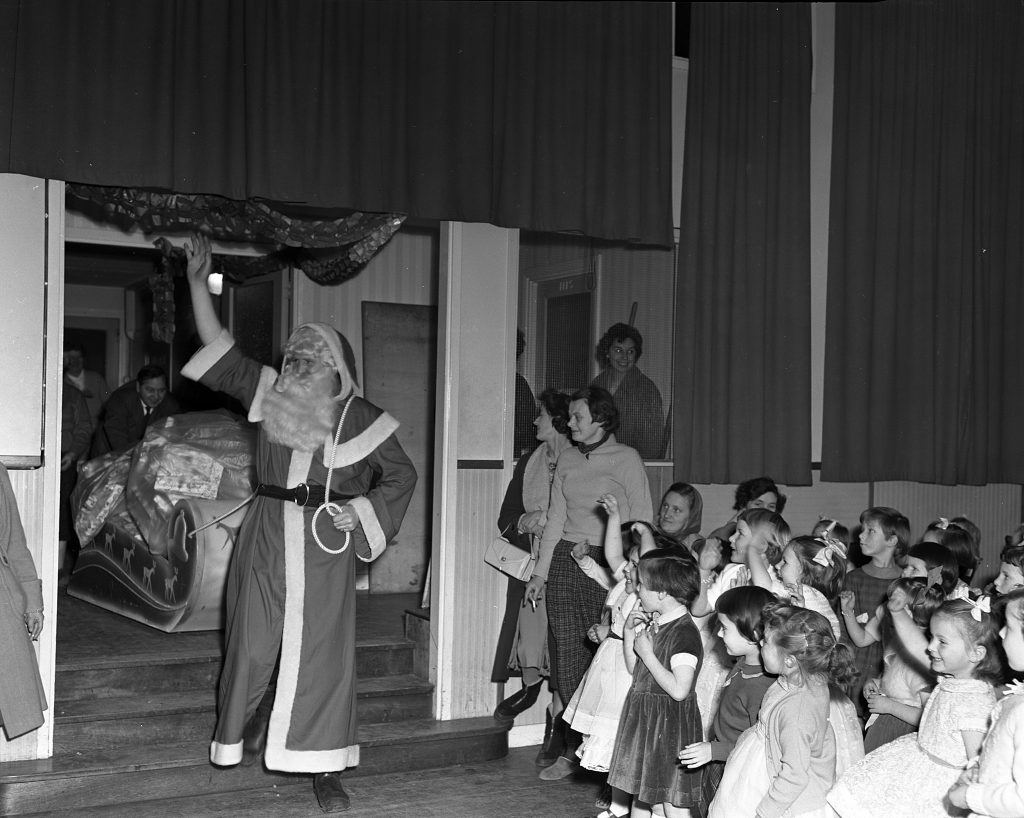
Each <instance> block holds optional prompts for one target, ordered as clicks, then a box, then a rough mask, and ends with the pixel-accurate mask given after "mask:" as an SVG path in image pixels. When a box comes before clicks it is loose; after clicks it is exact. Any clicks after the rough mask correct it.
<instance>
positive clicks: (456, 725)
mask: <svg viewBox="0 0 1024 818" xmlns="http://www.w3.org/2000/svg"><path fill="white" fill-rule="evenodd" d="M359 743H360V765H359V767H358V768H356V769H354V770H352V771H350V772H349V773H347V775H360V776H362V775H379V774H383V773H392V772H399V771H408V770H422V769H428V768H431V767H445V766H450V765H454V764H465V763H470V762H480V761H486V760H490V759H495V758H500V757H502V756H504V755H506V754H507V753H508V732H507V731H506V730H505V729H504V728H502V727H501V726H500V725H498V724H497V723H496V722H495V721H494V720H493V719H492V718H490V717H485V718H476V719H456V720H454V721H445V722H439V721H434V720H433V719H411V720H406V721H402V722H394V723H381V724H367V725H364V726H361V727H360V729H359ZM208 752H209V749H208V745H207V743H206V742H184V743H173V744H172V743H168V744H163V743H155V744H152V745H150V746H148V747H147V748H146V750H145V752H140V750H139V748H138V747H125V748H118V749H113V750H107V751H102V750H97V751H94V752H88V753H82V754H70V755H60V756H55V757H54V758H52V759H47V760H44V761H14V762H8V763H6V764H4V765H2V766H0V815H6V816H11V815H25V814H29V813H33V812H45V811H50V810H70V809H72V808H74V810H75V811H76V812H77V811H79V810H83V809H86V808H90V807H94V808H101V807H104V806H109V811H107V812H105V813H104V812H103V811H100V812H95V813H93V814H97V815H99V814H107V815H135V814H137V812H138V811H137V810H135V809H133V808H132V807H131V804H133V803H135V802H141V801H151V800H156V799H168V798H178V797H183V796H195V795H199V794H204V793H225V792H234V791H243V790H244V791H249V790H256V789H261V788H270V787H273V786H274V785H276V784H280V785H292V784H296V783H302V781H303V780H305V781H307V782H308V780H309V778H308V776H295V775H288V774H284V773H270V772H267V771H266V770H264V769H263V768H262V767H261V766H259V765H254V766H252V767H232V768H230V769H219V768H216V767H213V766H212V765H211V764H210V763H209V760H208ZM314 813H315V810H311V814H314Z"/></svg>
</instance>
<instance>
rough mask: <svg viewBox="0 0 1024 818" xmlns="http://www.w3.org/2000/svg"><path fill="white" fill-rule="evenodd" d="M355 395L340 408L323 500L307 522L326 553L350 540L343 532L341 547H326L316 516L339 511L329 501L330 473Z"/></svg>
mask: <svg viewBox="0 0 1024 818" xmlns="http://www.w3.org/2000/svg"><path fill="white" fill-rule="evenodd" d="M354 397H355V393H354V392H353V393H352V394H351V395H349V399H348V400H347V401H345V408H344V409H342V410H341V419H340V420H339V421H338V430H337V431H336V432H335V433H334V445H333V446H332V447H331V462H330V464H329V465H328V466H327V480H326V481H325V482H326V485H325V486H324V501H323V502H322V503H321V504H320V505H319V506H318V507H317V510H316V511H314V512H313V519H312V520H311V521H310V523H309V527H310V530H311V531H312V532H313V540H314V541H315V542H316V544H317V545H319V546H320V549H321V550H322V551H326V552H327V553H328V554H341V553H343V552H344V551H345V549H346V548H348V546H349V543H350V542H352V532H351V531H346V532H345V542H344V544H343V545H342V546H341V548H328V547H327V546H326V545H324V544H323V543H322V542H320V535H319V534H317V533H316V518H317V517H319V516H320V512H321V511H323V510H324V509H327V513H328V514H331V515H332V516H333V515H334V514H338V513H340V512H341V506H339V505H338V504H337V503H332V502H331V474H332V473H333V472H334V455H335V453H336V452H337V451H338V443H339V442H341V429H342V427H343V426H344V425H345V416H346V415H348V407H349V406H351V405H352V398H354Z"/></svg>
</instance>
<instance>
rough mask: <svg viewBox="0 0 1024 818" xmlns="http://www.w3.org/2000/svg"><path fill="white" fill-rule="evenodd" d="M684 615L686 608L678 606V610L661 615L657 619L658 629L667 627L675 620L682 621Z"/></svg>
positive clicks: (674, 609)
mask: <svg viewBox="0 0 1024 818" xmlns="http://www.w3.org/2000/svg"><path fill="white" fill-rule="evenodd" d="M686 614H687V610H686V606H685V605H682V604H680V605H679V607H678V608H673V609H672V610H671V611H669V612H668V613H663V614H662V615H661V616H659V617H658V627H661V626H662V625H667V624H668V623H669V622H675V621H676V620H677V619H682V618H683V617H684V616H686Z"/></svg>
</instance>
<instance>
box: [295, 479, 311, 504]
mask: <svg viewBox="0 0 1024 818" xmlns="http://www.w3.org/2000/svg"><path fill="white" fill-rule="evenodd" d="M300 491H301V492H302V493H301V495H300V494H299V492H300ZM300 496H301V498H302V499H301V500H300V499H299V497H300ZM308 499H309V486H307V485H306V484H305V483H299V485H297V486H296V487H295V505H297V506H305V505H306V501H307V500H308Z"/></svg>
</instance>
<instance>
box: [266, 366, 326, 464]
mask: <svg viewBox="0 0 1024 818" xmlns="http://www.w3.org/2000/svg"><path fill="white" fill-rule="evenodd" d="M337 411H338V404H337V402H336V401H335V400H334V397H333V396H332V395H330V394H327V393H325V392H320V391H313V390H309V389H306V388H304V387H302V386H300V385H299V384H298V383H296V382H295V381H294V380H292V381H290V382H289V383H288V384H287V385H286V387H285V391H284V392H278V391H277V389H273V388H272V389H269V390H267V392H266V393H265V394H264V395H263V421H262V422H263V429H264V430H265V431H266V433H267V437H268V438H269V439H270V442H271V443H277V444H279V445H281V446H287V447H288V448H289V449H297V450H298V451H300V452H315V451H316V450H317V449H319V448H320V447H321V446H323V445H324V438H327V437H333V436H334V423H335V418H336V416H337Z"/></svg>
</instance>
